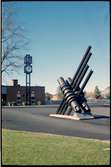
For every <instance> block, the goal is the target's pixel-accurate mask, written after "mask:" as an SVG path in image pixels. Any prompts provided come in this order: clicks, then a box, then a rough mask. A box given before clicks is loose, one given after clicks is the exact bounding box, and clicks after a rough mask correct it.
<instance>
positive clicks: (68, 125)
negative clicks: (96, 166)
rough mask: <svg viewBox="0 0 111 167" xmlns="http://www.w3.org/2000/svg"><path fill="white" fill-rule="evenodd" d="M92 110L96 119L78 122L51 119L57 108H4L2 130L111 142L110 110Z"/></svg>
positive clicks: (107, 108)
mask: <svg viewBox="0 0 111 167" xmlns="http://www.w3.org/2000/svg"><path fill="white" fill-rule="evenodd" d="M91 109H92V113H93V114H94V115H96V119H92V120H79V121H77V120H65V119H60V118H54V117H49V114H55V113H56V110H57V106H40V107H10V108H9V107H3V108H2V128H7V129H13V130H23V131H24V130H25V131H32V132H44V133H52V134H60V135H66V136H78V137H85V138H94V139H101V140H109V139H110V117H109V116H110V108H109V107H93V108H91Z"/></svg>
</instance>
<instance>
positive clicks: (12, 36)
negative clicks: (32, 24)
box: [1, 4, 29, 75]
mask: <svg viewBox="0 0 111 167" xmlns="http://www.w3.org/2000/svg"><path fill="white" fill-rule="evenodd" d="M14 17H15V12H14V10H13V8H12V6H11V4H10V5H9V4H8V5H6V4H3V5H2V60H1V65H2V73H7V74H8V75H9V74H10V73H11V72H13V71H17V69H18V68H20V67H21V66H23V55H22V54H21V51H22V50H23V49H24V48H25V47H26V46H27V44H28V43H29V42H28V39H27V38H26V37H25V36H24V29H23V28H22V26H19V25H17V24H16V22H15V20H14ZM16 19H17V18H16Z"/></svg>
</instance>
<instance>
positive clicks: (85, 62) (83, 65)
mask: <svg viewBox="0 0 111 167" xmlns="http://www.w3.org/2000/svg"><path fill="white" fill-rule="evenodd" d="M91 55H92V53H89V54H88V56H87V57H86V59H85V60H84V62H83V64H82V66H81V68H80V70H79V72H78V74H77V76H76V78H75V80H72V83H71V86H72V88H74V87H75V85H76V82H77V80H78V79H79V78H80V76H81V73H82V71H83V70H84V68H85V67H86V65H87V63H88V61H89V59H90V57H91Z"/></svg>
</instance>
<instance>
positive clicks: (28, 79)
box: [24, 54, 32, 105]
mask: <svg viewBox="0 0 111 167" xmlns="http://www.w3.org/2000/svg"><path fill="white" fill-rule="evenodd" d="M31 64H32V56H30V55H29V54H26V56H25V57H24V73H25V74H26V105H31V73H32V65H31Z"/></svg>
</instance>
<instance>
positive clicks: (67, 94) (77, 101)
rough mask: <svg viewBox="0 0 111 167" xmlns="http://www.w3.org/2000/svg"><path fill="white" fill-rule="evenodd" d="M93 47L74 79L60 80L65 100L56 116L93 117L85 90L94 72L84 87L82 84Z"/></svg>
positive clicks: (88, 76)
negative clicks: (83, 115)
mask: <svg viewBox="0 0 111 167" xmlns="http://www.w3.org/2000/svg"><path fill="white" fill-rule="evenodd" d="M90 50H91V46H89V47H88V48H87V50H86V52H85V54H84V56H83V58H82V60H81V62H80V64H79V66H78V68H77V71H76V73H75V75H74V77H73V79H71V78H68V80H64V78H63V77H60V78H59V79H58V83H59V85H60V88H61V91H62V92H63V95H64V98H63V100H62V102H61V104H60V106H59V108H58V109H57V112H56V114H59V115H60V114H61V115H64V114H65V115H71V114H73V115H74V114H75V113H76V114H80V115H81V113H84V114H86V115H90V116H91V115H92V114H91V109H90V107H89V105H88V104H87V99H86V98H85V96H84V92H83V90H84V88H85V86H86V84H87V82H88V81H89V79H90V77H91V75H92V73H93V71H92V70H90V72H89V73H88V75H87V77H86V79H85V80H84V82H83V84H82V86H81V87H80V84H81V82H82V80H83V78H84V76H85V74H86V72H87V70H88V68H89V65H88V64H87V63H88V61H89V59H90V57H91V55H92V53H90Z"/></svg>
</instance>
